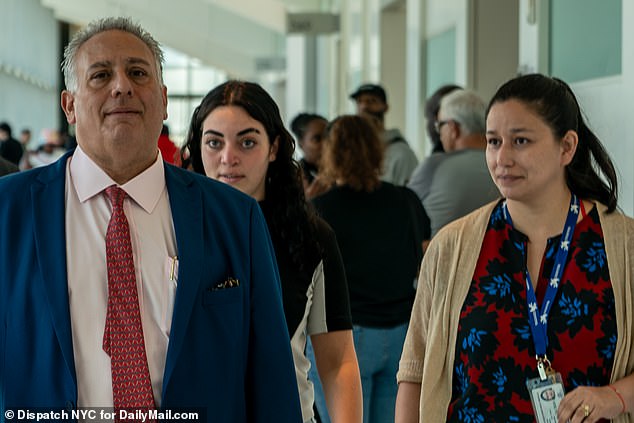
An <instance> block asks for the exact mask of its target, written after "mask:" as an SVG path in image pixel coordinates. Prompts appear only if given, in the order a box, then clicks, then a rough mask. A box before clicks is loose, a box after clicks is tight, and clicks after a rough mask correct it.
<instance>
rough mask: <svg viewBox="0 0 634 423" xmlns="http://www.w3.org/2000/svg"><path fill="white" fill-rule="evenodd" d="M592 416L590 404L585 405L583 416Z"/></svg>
mask: <svg viewBox="0 0 634 423" xmlns="http://www.w3.org/2000/svg"><path fill="white" fill-rule="evenodd" d="M589 415H590V406H589V405H588V404H584V405H583V416H584V417H588V416H589Z"/></svg>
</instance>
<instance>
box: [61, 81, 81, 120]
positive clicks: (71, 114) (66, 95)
mask: <svg viewBox="0 0 634 423" xmlns="http://www.w3.org/2000/svg"><path fill="white" fill-rule="evenodd" d="M61 103H62V110H63V111H64V114H65V115H66V120H67V121H68V123H70V124H71V125H74V124H75V123H77V116H75V96H74V95H73V94H72V93H71V92H70V91H68V90H64V91H62V97H61Z"/></svg>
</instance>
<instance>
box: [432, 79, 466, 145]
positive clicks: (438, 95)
mask: <svg viewBox="0 0 634 423" xmlns="http://www.w3.org/2000/svg"><path fill="white" fill-rule="evenodd" d="M461 89H462V87H461V86H459V85H453V84H447V85H442V86H440V87H439V88H438V89H437V90H436V91H434V92H433V93H432V95H431V96H429V98H428V99H427V101H425V122H426V124H425V128H426V129H427V136H428V137H429V139H430V141H431V143H432V151H431V152H432V154H433V153H443V152H444V151H445V149H444V147H443V146H442V142H441V141H440V134H439V133H438V131H437V130H436V122H437V121H438V111H439V110H440V101H441V100H442V98H443V97H444V96H446V95H447V94H449V93H451V92H453V91H455V90H461Z"/></svg>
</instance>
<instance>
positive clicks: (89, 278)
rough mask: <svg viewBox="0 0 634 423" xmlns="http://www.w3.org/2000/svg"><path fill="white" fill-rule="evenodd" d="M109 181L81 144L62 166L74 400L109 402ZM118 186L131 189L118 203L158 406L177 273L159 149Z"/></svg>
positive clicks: (88, 404)
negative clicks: (105, 335)
mask: <svg viewBox="0 0 634 423" xmlns="http://www.w3.org/2000/svg"><path fill="white" fill-rule="evenodd" d="M113 184H114V185H117V184H116V183H115V182H114V181H113V180H112V179H111V178H110V177H109V176H108V175H107V174H106V173H105V172H104V171H103V170H102V169H101V168H99V167H98V166H97V164H96V163H94V162H93V161H92V160H91V159H90V158H89V157H88V156H87V155H86V154H85V153H84V152H83V151H82V149H81V147H79V146H78V147H77V149H76V150H75V153H74V154H73V156H72V157H71V158H70V159H69V160H68V164H67V167H66V259H67V266H68V268H67V270H68V297H69V301H70V316H71V327H72V335H73V351H74V356H75V369H76V372H77V389H78V398H77V406H78V407H112V406H113V399H112V375H111V372H110V357H109V356H108V355H107V354H106V353H105V352H104V351H103V349H102V341H103V332H104V327H105V322H106V308H107V302H108V276H107V275H108V273H107V269H106V241H105V236H106V229H107V227H108V221H109V220H110V215H111V214H112V211H111V205H110V201H109V200H108V198H107V197H106V196H105V194H104V193H103V190H104V189H105V188H107V187H108V186H110V185H113ZM121 188H122V189H123V190H124V191H125V192H126V193H127V194H128V197H126V199H125V201H124V205H123V208H124V212H125V214H126V216H127V218H128V222H129V224H130V237H131V241H132V251H133V255H134V265H135V268H136V280H137V288H138V293H139V305H140V310H141V320H142V324H143V333H144V337H145V346H146V353H147V357H148V365H149V369H150V378H151V381H152V390H153V392H154V400H155V403H156V404H157V406H158V405H160V403H161V389H162V385H163V372H164V369H165V358H166V355H167V344H168V341H169V333H170V326H171V322H172V311H173V307H174V297H175V295H176V285H177V276H178V261H177V260H175V259H174V257H175V256H176V255H177V251H176V238H175V234H174V227H173V224H172V212H171V209H170V204H169V199H168V194H167V187H166V185H165V173H164V168H163V160H162V158H161V155H160V153H159V154H158V156H157V159H156V161H155V162H154V164H153V165H152V166H150V167H149V168H148V169H146V170H145V171H143V172H142V173H141V174H140V175H138V176H136V177H135V178H133V179H132V180H130V181H129V182H127V183H126V184H125V185H122V186H121ZM172 267H174V269H172ZM172 274H173V275H174V276H173V277H171V275H172Z"/></svg>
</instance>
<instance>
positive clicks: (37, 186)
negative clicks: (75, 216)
mask: <svg viewBox="0 0 634 423" xmlns="http://www.w3.org/2000/svg"><path fill="white" fill-rule="evenodd" d="M68 157H70V154H67V155H66V156H64V157H63V158H62V159H60V160H58V161H57V162H56V163H55V164H53V165H51V166H49V167H47V168H46V169H44V170H43V171H42V173H41V174H40V175H39V177H38V179H37V180H36V181H35V182H34V183H33V185H32V186H31V201H32V204H31V206H32V212H33V228H34V232H35V248H36V251H37V257H38V262H39V265H40V273H41V275H42V282H43V284H44V286H43V287H42V292H44V293H46V296H47V299H48V304H49V310H50V312H51V321H52V323H53V328H54V330H55V334H56V336H57V339H58V341H59V345H60V348H61V351H62V355H63V357H64V361H65V362H66V366H67V367H68V369H69V371H70V374H72V375H73V382H74V383H75V387H76V386H77V377H76V375H75V360H74V355H73V342H72V334H71V325H70V308H69V302H68V274H67V270H66V222H65V194H64V192H65V181H66V162H67V160H68Z"/></svg>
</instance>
